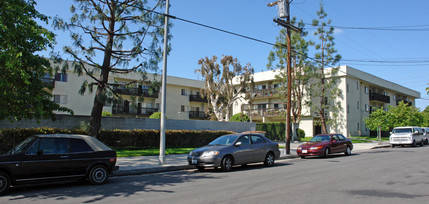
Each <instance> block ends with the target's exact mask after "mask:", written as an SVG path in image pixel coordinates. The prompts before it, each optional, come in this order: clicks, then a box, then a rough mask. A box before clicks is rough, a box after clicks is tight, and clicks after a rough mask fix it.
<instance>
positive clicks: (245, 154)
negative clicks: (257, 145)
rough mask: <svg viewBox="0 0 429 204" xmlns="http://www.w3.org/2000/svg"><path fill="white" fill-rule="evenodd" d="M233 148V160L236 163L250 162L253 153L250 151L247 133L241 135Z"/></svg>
mask: <svg viewBox="0 0 429 204" xmlns="http://www.w3.org/2000/svg"><path fill="white" fill-rule="evenodd" d="M237 143H239V144H240V145H238V144H237ZM234 148H235V149H234V160H235V163H236V164H246V163H250V162H252V157H253V155H252V151H251V146H250V136H249V135H243V136H241V137H240V138H239V139H238V140H237V142H236V143H235V146H234Z"/></svg>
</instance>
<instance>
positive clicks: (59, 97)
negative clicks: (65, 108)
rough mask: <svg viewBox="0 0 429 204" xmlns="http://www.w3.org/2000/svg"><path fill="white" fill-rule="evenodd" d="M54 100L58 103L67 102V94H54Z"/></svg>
mask: <svg viewBox="0 0 429 204" xmlns="http://www.w3.org/2000/svg"><path fill="white" fill-rule="evenodd" d="M54 102H55V103H57V104H67V95H54Z"/></svg>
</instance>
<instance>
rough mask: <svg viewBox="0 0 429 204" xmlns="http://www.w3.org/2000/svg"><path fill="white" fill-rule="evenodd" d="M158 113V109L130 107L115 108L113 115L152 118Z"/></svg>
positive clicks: (113, 108)
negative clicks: (151, 116)
mask: <svg viewBox="0 0 429 204" xmlns="http://www.w3.org/2000/svg"><path fill="white" fill-rule="evenodd" d="M154 112H158V108H133V107H129V106H113V107H112V114H125V115H141V116H150V115H152V114H153V113H154Z"/></svg>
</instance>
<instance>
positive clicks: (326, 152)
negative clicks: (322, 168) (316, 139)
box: [323, 147, 330, 158]
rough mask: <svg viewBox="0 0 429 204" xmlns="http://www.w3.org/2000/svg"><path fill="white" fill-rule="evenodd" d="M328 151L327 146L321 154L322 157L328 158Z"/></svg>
mask: <svg viewBox="0 0 429 204" xmlns="http://www.w3.org/2000/svg"><path fill="white" fill-rule="evenodd" d="M329 152H330V150H329V147H327V148H326V149H325V153H324V154H323V157H325V158H328V157H329Z"/></svg>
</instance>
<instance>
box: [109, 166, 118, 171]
mask: <svg viewBox="0 0 429 204" xmlns="http://www.w3.org/2000/svg"><path fill="white" fill-rule="evenodd" d="M117 170H119V166H112V168H111V169H110V171H111V172H114V171H117Z"/></svg>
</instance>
